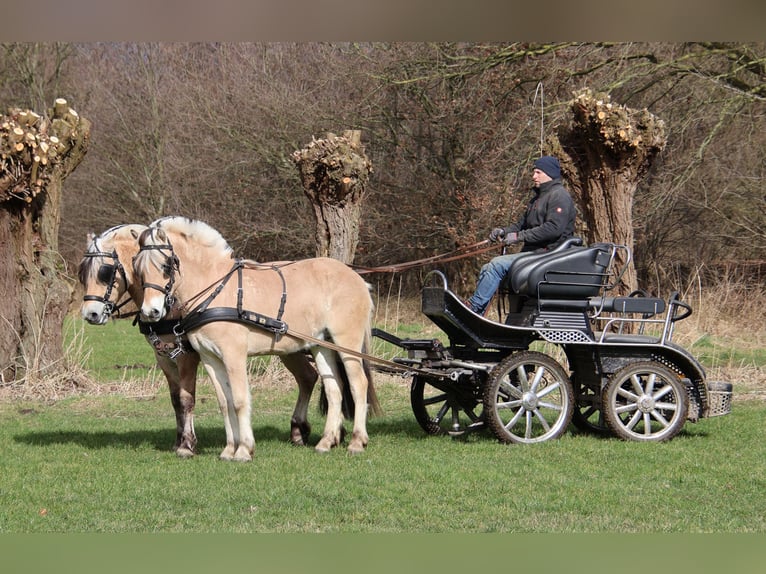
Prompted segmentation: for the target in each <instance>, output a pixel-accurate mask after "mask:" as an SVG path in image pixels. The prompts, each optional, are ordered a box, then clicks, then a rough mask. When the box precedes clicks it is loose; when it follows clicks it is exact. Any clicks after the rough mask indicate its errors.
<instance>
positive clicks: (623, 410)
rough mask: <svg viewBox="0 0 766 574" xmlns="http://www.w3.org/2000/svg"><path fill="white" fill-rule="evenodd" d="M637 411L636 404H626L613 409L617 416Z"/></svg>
mask: <svg viewBox="0 0 766 574" xmlns="http://www.w3.org/2000/svg"><path fill="white" fill-rule="evenodd" d="M636 409H638V405H637V404H636V403H628V404H627V405H622V406H620V407H615V409H614V412H615V413H617V414H618V415H621V414H624V413H632V412H633V411H635V410H636Z"/></svg>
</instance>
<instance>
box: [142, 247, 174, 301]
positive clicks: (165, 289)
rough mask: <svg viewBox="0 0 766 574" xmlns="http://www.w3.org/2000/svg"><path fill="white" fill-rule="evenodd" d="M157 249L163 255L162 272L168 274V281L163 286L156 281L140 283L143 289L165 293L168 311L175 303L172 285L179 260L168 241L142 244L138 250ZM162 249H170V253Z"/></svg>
mask: <svg viewBox="0 0 766 574" xmlns="http://www.w3.org/2000/svg"><path fill="white" fill-rule="evenodd" d="M151 250H157V251H159V252H160V254H162V255H163V256H164V257H165V263H164V264H163V265H162V272H163V273H164V274H165V275H167V276H168V282H167V283H166V284H165V286H162V285H157V284H156V283H146V282H144V283H142V284H141V287H142V288H143V289H155V290H157V291H159V292H161V293H164V294H165V308H166V309H167V310H168V311H169V310H170V309H172V308H173V305H175V302H176V298H175V297H174V296H173V286H174V285H175V281H176V279H175V274H176V272H177V271H179V269H180V266H181V262H180V261H179V260H178V256H177V255H176V254H175V252H174V251H173V246H172V245H171V244H170V243H165V244H162V245H142V246H141V247H140V248H139V250H138V252H139V253H140V252H142V251H151ZM163 250H167V251H170V255H167V254H166V253H164V251H163Z"/></svg>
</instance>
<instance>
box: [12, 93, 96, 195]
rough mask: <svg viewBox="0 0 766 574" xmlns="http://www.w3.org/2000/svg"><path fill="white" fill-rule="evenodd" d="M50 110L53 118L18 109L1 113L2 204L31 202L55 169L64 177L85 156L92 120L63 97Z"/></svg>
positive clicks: (43, 187)
mask: <svg viewBox="0 0 766 574" xmlns="http://www.w3.org/2000/svg"><path fill="white" fill-rule="evenodd" d="M49 113H50V116H51V118H52V119H51V120H50V121H49V120H48V119H47V118H43V117H41V116H40V115H39V114H36V113H35V112H33V111H31V110H21V109H17V108H11V109H9V110H8V113H7V115H3V116H0V203H3V202H6V201H20V202H23V203H27V204H28V203H31V202H32V200H33V199H34V198H35V197H36V196H37V195H39V194H40V193H41V192H42V191H43V190H44V189H45V187H46V185H47V184H48V183H49V182H50V180H51V177H52V174H53V171H54V170H58V171H59V173H58V174H57V175H58V176H59V177H61V179H63V178H65V177H66V176H67V175H68V174H69V173H70V172H71V171H72V170H73V169H74V168H75V167H76V166H77V164H79V163H80V161H81V160H82V157H83V156H84V155H85V152H86V150H87V146H88V141H89V136H90V122H88V121H87V120H84V119H82V118H80V116H79V114H78V113H77V112H76V111H74V110H73V109H71V108H70V107H69V104H68V103H67V101H66V100H65V99H63V98H59V99H57V100H56V102H55V104H54V107H53V109H52V110H50V111H49Z"/></svg>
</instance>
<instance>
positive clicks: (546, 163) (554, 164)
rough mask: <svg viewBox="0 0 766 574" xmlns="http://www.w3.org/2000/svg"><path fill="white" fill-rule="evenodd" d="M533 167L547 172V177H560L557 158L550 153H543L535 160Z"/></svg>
mask: <svg viewBox="0 0 766 574" xmlns="http://www.w3.org/2000/svg"><path fill="white" fill-rule="evenodd" d="M535 167H536V168H537V169H539V170H540V171H542V172H545V173H546V174H548V177H550V178H551V179H556V178H560V177H561V166H560V165H559V160H557V159H556V158H555V157H553V156H552V155H544V156H543V157H541V158H540V159H538V160H537V161H535Z"/></svg>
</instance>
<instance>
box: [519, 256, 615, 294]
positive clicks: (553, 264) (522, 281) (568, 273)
mask: <svg viewBox="0 0 766 574" xmlns="http://www.w3.org/2000/svg"><path fill="white" fill-rule="evenodd" d="M612 254H613V250H612V248H611V246H610V245H609V244H604V243H597V244H594V245H591V246H590V247H571V248H569V249H566V250H565V251H562V252H554V253H550V254H548V255H547V256H544V257H535V258H534V259H526V258H525V259H523V260H521V261H520V262H519V265H515V266H514V268H513V270H512V275H511V288H512V290H513V291H514V292H515V293H518V294H520V295H526V296H528V297H534V298H540V299H544V298H556V299H583V298H587V297H595V296H596V295H598V294H599V292H600V291H601V288H602V287H603V286H604V285H605V284H606V282H607V278H608V271H609V266H610V263H611V260H612Z"/></svg>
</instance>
